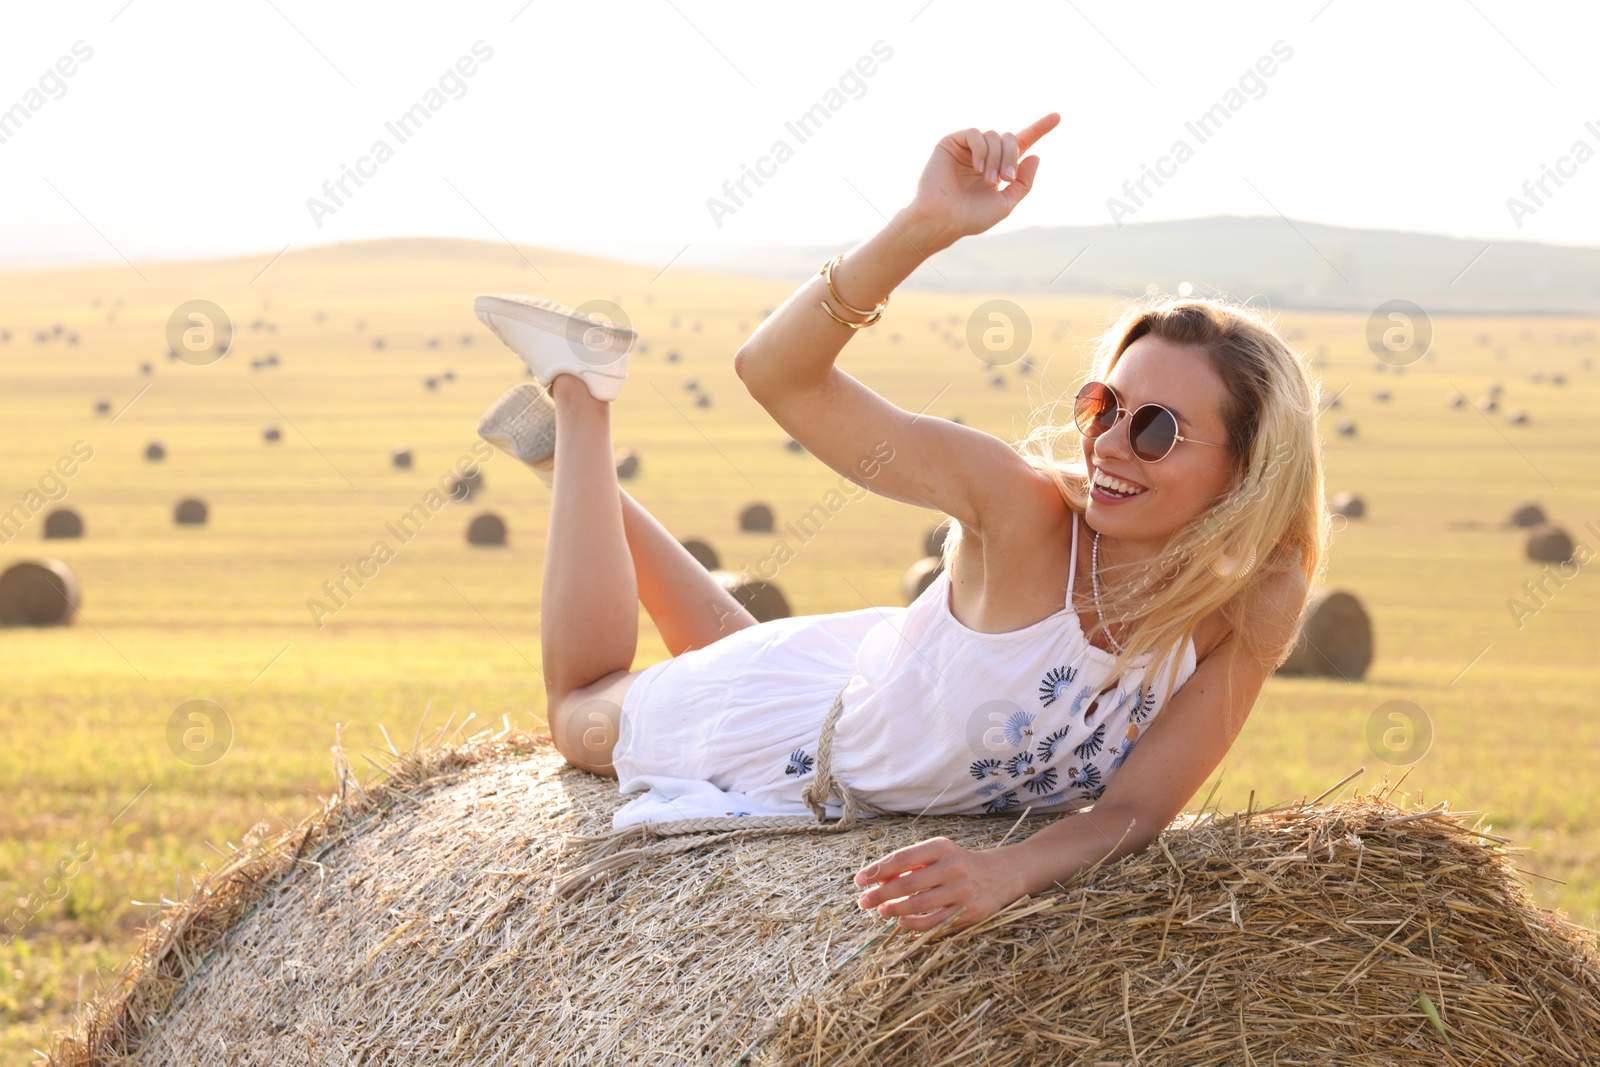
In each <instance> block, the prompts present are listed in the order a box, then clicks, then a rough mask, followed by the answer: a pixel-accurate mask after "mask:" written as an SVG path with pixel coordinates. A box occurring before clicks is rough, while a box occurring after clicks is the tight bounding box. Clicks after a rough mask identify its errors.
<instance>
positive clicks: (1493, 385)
mask: <svg viewBox="0 0 1600 1067" xmlns="http://www.w3.org/2000/svg"><path fill="white" fill-rule="evenodd" d="M1483 391H1484V392H1485V393H1486V394H1488V395H1489V396H1499V395H1500V383H1499V382H1490V383H1489V384H1488V385H1486V386H1484V387H1483Z"/></svg>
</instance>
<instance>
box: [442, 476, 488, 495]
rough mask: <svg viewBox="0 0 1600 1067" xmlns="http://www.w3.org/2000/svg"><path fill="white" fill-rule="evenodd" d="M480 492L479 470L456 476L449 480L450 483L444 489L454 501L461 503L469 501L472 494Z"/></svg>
mask: <svg viewBox="0 0 1600 1067" xmlns="http://www.w3.org/2000/svg"><path fill="white" fill-rule="evenodd" d="M482 490H483V472H482V471H481V470H473V471H472V473H470V474H461V475H457V476H456V477H453V478H451V479H450V482H449V484H448V486H447V487H446V491H447V492H448V493H449V494H450V496H451V497H452V498H453V499H455V500H459V501H461V502H462V503H465V502H466V501H468V500H471V499H472V495H473V494H474V493H478V492H481V491H482Z"/></svg>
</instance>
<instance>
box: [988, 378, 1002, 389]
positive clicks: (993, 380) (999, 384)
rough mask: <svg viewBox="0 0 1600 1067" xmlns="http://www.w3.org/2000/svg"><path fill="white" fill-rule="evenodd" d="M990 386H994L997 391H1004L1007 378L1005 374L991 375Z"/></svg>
mask: <svg viewBox="0 0 1600 1067" xmlns="http://www.w3.org/2000/svg"><path fill="white" fill-rule="evenodd" d="M989 384H990V385H992V386H994V387H995V388H996V389H1004V388H1005V387H1006V376H1005V375H1004V374H994V375H991V376H990V377H989Z"/></svg>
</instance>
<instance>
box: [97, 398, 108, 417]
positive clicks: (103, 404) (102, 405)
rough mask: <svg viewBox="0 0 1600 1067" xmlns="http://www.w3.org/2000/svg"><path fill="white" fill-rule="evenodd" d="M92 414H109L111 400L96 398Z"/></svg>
mask: <svg viewBox="0 0 1600 1067" xmlns="http://www.w3.org/2000/svg"><path fill="white" fill-rule="evenodd" d="M94 413H95V414H96V415H109V414H111V398H110V397H104V396H102V397H97V398H96V399H95V402H94Z"/></svg>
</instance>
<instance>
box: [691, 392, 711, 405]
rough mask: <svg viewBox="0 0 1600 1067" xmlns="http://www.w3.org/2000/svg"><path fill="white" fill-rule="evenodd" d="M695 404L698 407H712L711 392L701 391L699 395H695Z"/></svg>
mask: <svg viewBox="0 0 1600 1067" xmlns="http://www.w3.org/2000/svg"><path fill="white" fill-rule="evenodd" d="M694 406H695V407H697V408H708V407H710V406H711V394H710V393H701V394H700V395H699V396H697V397H695V398H694Z"/></svg>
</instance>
